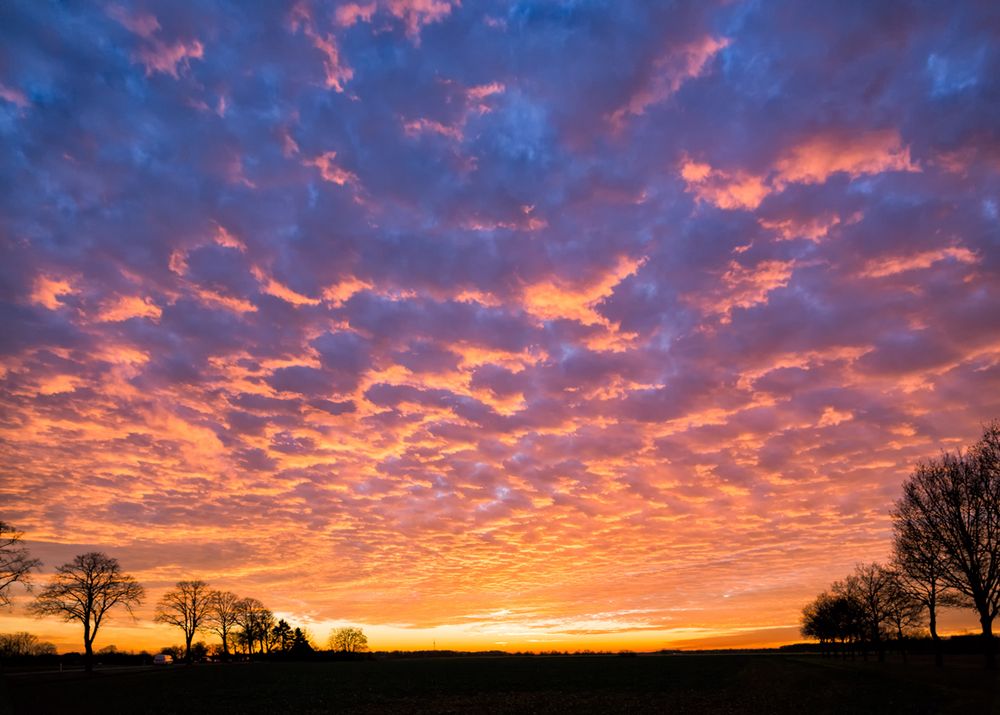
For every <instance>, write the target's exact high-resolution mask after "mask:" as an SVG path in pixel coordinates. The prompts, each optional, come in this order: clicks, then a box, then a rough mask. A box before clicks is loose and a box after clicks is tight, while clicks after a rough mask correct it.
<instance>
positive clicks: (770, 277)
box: [695, 260, 795, 323]
mask: <svg viewBox="0 0 1000 715" xmlns="http://www.w3.org/2000/svg"><path fill="white" fill-rule="evenodd" d="M794 270H795V261H794V260H791V261H763V262H762V263H759V264H757V265H756V266H753V267H746V266H743V265H741V264H739V263H737V262H736V261H730V263H729V269H728V270H727V271H726V272H725V273H724V274H723V275H722V286H721V288H720V289H719V290H718V291H716V293H715V294H713V296H712V297H710V298H709V299H708V301H707V302H706V303H705V304H704V307H705V310H706V311H707V312H708V313H709V314H716V315H721V316H722V322H723V323H729V322H730V321H731V320H732V311H733V309H734V308H750V307H753V306H755V305H758V304H760V303H766V302H767V296H768V294H769V293H770V292H771V291H773V290H777V289H778V288H784V287H785V286H786V285H788V281H789V279H790V278H791V276H792V273H793V271H794ZM695 302H700V301H699V300H698V299H697V298H695Z"/></svg>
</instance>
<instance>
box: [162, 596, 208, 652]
mask: <svg viewBox="0 0 1000 715" xmlns="http://www.w3.org/2000/svg"><path fill="white" fill-rule="evenodd" d="M210 605H211V598H210V591H209V590H208V584H207V583H205V582H204V581H178V582H177V585H176V586H175V587H174V588H173V589H172V590H170V591H167V592H166V593H165V594H163V597H162V598H160V601H159V603H157V604H156V617H155V618H154V620H155V621H156V622H157V623H166V624H168V625H171V626H177V627H178V628H180V629H181V630H182V631H183V632H184V660H186V661H187V662H188V663H190V662H191V640H192V639H193V638H194V634H195V632H196V631H199V630H201V629H202V628H203V627H204V622H205V617H206V615H207V614H208V611H209V607H210Z"/></svg>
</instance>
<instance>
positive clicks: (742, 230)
mask: <svg viewBox="0 0 1000 715" xmlns="http://www.w3.org/2000/svg"><path fill="white" fill-rule="evenodd" d="M998 118H1000V5H998V4H997V3H995V2H987V1H983V2H972V1H969V2H955V3H943V2H942V3H927V2H914V3H907V2H868V1H859V2H827V3H813V2H788V3H781V2H766V1H760V2H716V3H712V2H691V3H684V2H676V3H666V2H652V1H650V2H638V1H630V0H613V1H612V0H607V1H605V2H599V1H597V0H593V1H587V0H561V1H557V0H551V1H536V2H528V1H526V0H525V1H522V2H476V1H475V0H466V2H464V3H461V4H460V3H459V2H458V1H457V0H372V1H371V2H367V3H366V2H360V3H353V4H348V3H341V4H326V3H320V2H298V3H297V4H292V3H288V4H285V3H278V2H273V3H245V2H237V1H235V0H233V1H231V2H226V1H225V0H214V1H211V2H197V3H193V2H192V3H178V2H166V1H164V2H142V1H136V2H125V1H123V2H109V3H102V2H93V3H91V2H80V3H55V2H44V1H41V0H38V1H36V0H23V1H21V2H13V3H11V2H5V3H3V5H2V6H0V147H2V149H0V151H2V153H0V188H2V191H0V519H2V520H4V521H7V522H10V523H12V524H14V525H15V526H16V527H17V528H18V529H20V530H22V531H24V532H25V539H26V541H27V542H28V545H29V546H30V548H31V550H32V553H33V554H34V555H35V556H38V557H39V558H41V559H42V560H43V561H44V567H43V571H42V573H41V574H39V575H38V576H36V581H37V582H44V580H45V579H46V578H47V577H48V575H49V574H51V572H52V571H53V569H54V568H55V567H56V566H58V565H59V564H62V563H64V562H66V561H68V560H70V559H71V558H72V557H73V556H74V555H75V554H78V553H82V552H84V551H88V550H101V551H106V552H107V553H109V554H110V555H112V556H115V557H117V558H118V559H119V560H120V561H121V564H122V566H123V568H124V569H125V570H126V571H128V572H129V573H132V574H133V575H135V576H136V577H137V578H138V579H139V580H140V581H141V582H142V583H143V584H144V585H145V586H146V587H147V591H148V598H147V602H146V604H145V605H144V606H143V607H142V608H141V609H139V611H137V620H136V621H134V622H133V621H132V620H130V619H129V618H127V617H126V616H120V617H118V618H116V619H115V620H114V621H113V622H112V623H111V624H110V625H109V626H108V630H107V632H106V633H103V634H102V635H100V636H99V637H98V640H97V643H96V644H95V646H96V647H97V648H100V647H102V646H104V645H108V644H109V643H114V644H116V645H117V646H118V647H119V648H125V647H129V648H148V649H153V648H155V647H159V646H162V645H166V644H170V643H175V642H179V641H180V640H181V636H180V632H179V631H177V630H176V629H174V630H171V629H168V628H167V627H165V626H154V625H153V624H152V623H151V617H152V613H153V604H154V603H155V601H156V599H157V598H158V597H159V596H160V594H162V593H163V591H164V590H165V589H166V588H167V587H168V586H170V585H171V584H172V583H174V582H176V581H177V580H179V579H182V578H183V579H191V578H201V579H204V580H206V581H208V582H210V584H211V585H212V586H214V587H218V588H225V589H229V590H233V591H235V592H236V593H238V594H240V595H243V596H254V597H257V598H259V599H261V600H262V601H263V602H264V603H265V604H266V605H267V606H269V607H270V608H271V609H273V610H274V611H275V612H276V613H277V614H278V615H279V616H283V617H285V618H287V619H289V620H290V621H292V622H293V623H294V624H296V625H305V626H307V627H308V628H309V629H310V630H311V631H312V633H313V635H314V636H315V637H316V638H317V640H320V641H325V638H326V634H327V632H328V631H329V629H330V628H331V627H332V626H335V625H344V624H354V625H360V626H362V627H363V628H364V629H365V631H366V632H367V633H368V635H369V640H370V643H371V645H372V647H373V648H380V649H385V648H425V647H426V648H429V647H431V646H432V644H435V643H436V645H437V647H439V648H446V647H451V648H505V649H510V650H520V649H533V650H550V649H559V650H565V649H571V650H572V649H577V648H634V649H642V650H646V649H654V648H660V647H674V646H678V645H681V646H692V645H714V644H728V645H740V644H774V643H784V642H791V641H795V640H797V639H798V638H799V636H798V620H799V614H800V610H801V608H802V606H803V605H804V603H805V602H807V601H808V600H810V599H811V598H812V597H813V596H814V595H815V594H816V593H817V592H819V591H820V590H822V589H823V588H825V587H826V586H827V585H828V584H829V583H830V581H832V580H833V579H836V578H840V577H842V576H844V575H846V574H847V573H848V572H849V571H850V570H851V569H852V568H853V565H854V564H855V563H856V562H858V561H867V560H872V559H885V558H886V557H887V556H888V552H889V546H890V540H891V523H890V518H889V513H888V512H889V509H890V507H891V505H892V501H893V500H894V499H895V498H896V496H897V495H898V493H899V485H900V483H901V481H902V479H903V478H904V477H905V476H906V475H907V474H908V473H909V472H910V470H911V469H912V467H913V465H914V464H915V463H916V462H918V461H919V460H921V459H924V458H928V457H932V456H935V455H937V454H938V453H939V452H940V450H942V449H955V448H956V447H959V446H962V445H965V444H968V443H970V442H972V441H974V440H975V439H976V438H977V437H978V436H979V434H980V432H981V425H982V423H984V422H985V421H987V420H989V419H992V418H996V417H1000V218H998V216H1000V123H998V121H1000V120H998ZM29 598H30V597H28V596H26V595H24V594H23V593H21V592H18V593H16V594H15V606H14V608H13V609H11V610H8V611H6V612H4V613H0V632H8V631H12V630H30V631H32V632H34V633H36V634H39V635H40V636H42V637H43V638H45V639H47V640H52V641H54V642H56V643H57V644H58V645H59V647H60V648H61V649H67V648H79V647H80V644H78V641H79V640H80V636H79V632H78V631H79V629H78V628H77V627H75V626H63V625H60V624H59V623H58V622H56V621H53V620H44V621H40V620H37V619H34V618H31V617H29V616H27V615H26V613H25V608H24V607H25V605H26V604H27V602H28V601H29ZM954 622H955V623H959V621H958V620H955V621H954ZM946 625H947V622H946ZM959 625H960V623H959ZM956 627H958V626H956Z"/></svg>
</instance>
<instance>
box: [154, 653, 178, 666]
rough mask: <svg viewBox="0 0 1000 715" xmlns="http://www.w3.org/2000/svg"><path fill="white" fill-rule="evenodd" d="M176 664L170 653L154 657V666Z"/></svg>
mask: <svg viewBox="0 0 1000 715" xmlns="http://www.w3.org/2000/svg"><path fill="white" fill-rule="evenodd" d="M173 662H174V657H173V656H172V655H170V654H169V653H159V654H158V655H155V656H153V665H171V664H173Z"/></svg>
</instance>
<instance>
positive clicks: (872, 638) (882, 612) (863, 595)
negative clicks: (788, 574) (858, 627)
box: [833, 563, 895, 660]
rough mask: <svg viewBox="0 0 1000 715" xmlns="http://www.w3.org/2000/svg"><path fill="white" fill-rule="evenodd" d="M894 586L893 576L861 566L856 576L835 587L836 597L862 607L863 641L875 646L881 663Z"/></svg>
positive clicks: (878, 567) (874, 565)
mask: <svg viewBox="0 0 1000 715" xmlns="http://www.w3.org/2000/svg"><path fill="white" fill-rule="evenodd" d="M894 586H895V579H894V577H893V574H892V572H891V571H890V570H889V569H887V568H885V567H884V566H882V565H881V564H877V563H870V564H858V565H857V566H856V567H855V569H854V573H853V574H851V575H850V576H848V577H847V578H846V579H845V580H844V581H840V582H838V583H836V584H834V586H833V590H834V592H835V593H837V594H838V595H841V596H844V597H846V598H849V599H851V600H853V601H854V602H855V603H857V604H858V606H859V607H860V611H861V615H862V618H863V625H864V637H865V639H866V640H868V641H869V642H870V643H871V644H872V645H873V646H874V648H875V650H876V651H877V653H878V657H879V660H885V644H884V642H883V636H884V635H885V628H886V626H887V625H888V624H889V622H890V612H891V609H892V607H893V603H892V602H893V599H894V597H895V594H894V592H893V589H894Z"/></svg>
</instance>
